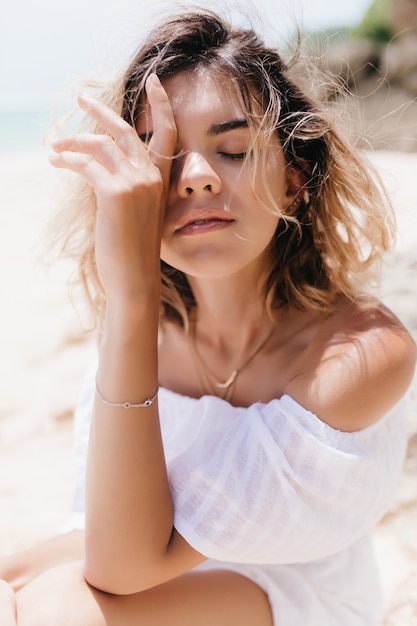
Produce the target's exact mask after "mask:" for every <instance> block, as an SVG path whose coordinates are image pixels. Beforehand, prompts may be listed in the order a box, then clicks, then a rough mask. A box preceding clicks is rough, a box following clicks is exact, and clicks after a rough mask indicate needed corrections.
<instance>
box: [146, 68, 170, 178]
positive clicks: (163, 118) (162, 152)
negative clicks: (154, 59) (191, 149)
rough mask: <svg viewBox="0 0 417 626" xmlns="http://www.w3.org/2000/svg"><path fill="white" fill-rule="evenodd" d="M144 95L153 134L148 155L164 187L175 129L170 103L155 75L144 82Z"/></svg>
mask: <svg viewBox="0 0 417 626" xmlns="http://www.w3.org/2000/svg"><path fill="white" fill-rule="evenodd" d="M146 95H147V97H148V102H149V105H150V108H151V115H152V127H153V134H152V138H151V140H150V142H149V155H150V157H151V159H152V161H153V163H154V164H155V165H156V166H157V167H158V168H159V170H160V172H161V174H162V178H163V180H164V182H165V184H166V185H168V181H169V173H170V170H171V164H172V158H173V156H174V154H175V146H176V141H177V128H176V124H175V119H174V114H173V112H172V107H171V103H170V101H169V98H168V95H167V93H166V91H165V89H164V88H163V87H162V85H161V83H160V81H159V78H158V77H157V76H156V74H151V75H150V76H149V78H148V79H147V81H146Z"/></svg>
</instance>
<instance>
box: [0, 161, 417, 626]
mask: <svg viewBox="0 0 417 626" xmlns="http://www.w3.org/2000/svg"><path fill="white" fill-rule="evenodd" d="M370 158H371V159H372V161H373V162H374V163H375V164H376V165H377V167H378V168H379V170H380V172H381V174H382V176H383V178H384V180H385V182H386V185H387V187H388V190H389V192H390V194H391V196H392V200H393V203H394V206H395V211H396V215H397V219H398V238H397V242H396V245H395V248H394V250H393V252H392V254H391V255H390V256H389V257H388V258H387V262H386V264H385V267H384V271H383V277H382V283H381V287H380V293H381V297H382V298H383V300H384V301H385V302H386V304H387V305H388V306H389V307H391V308H392V309H393V310H394V312H395V313H397V314H398V316H399V317H400V318H401V319H402V321H403V322H404V323H405V325H406V326H407V327H408V328H409V329H410V331H411V332H412V333H413V335H414V337H415V338H416V339H417V306H416V305H417V280H416V277H417V186H416V184H415V178H414V177H416V176H417V154H416V153H407V154H406V153H398V152H375V153H372V154H370ZM63 182H64V178H63V176H61V173H57V172H56V171H54V170H53V169H52V168H51V167H50V166H49V164H48V162H47V156H46V154H44V153H43V152H40V151H39V152H33V153H15V154H13V155H6V154H3V155H0V258H1V273H0V293H1V322H0V345H1V350H0V374H1V375H0V380H1V383H0V385H1V396H0V397H1V404H0V476H1V480H0V557H1V556H3V555H6V554H8V553H10V552H13V551H14V550H19V549H21V548H24V547H28V546H31V545H33V544H35V543H37V542H38V541H40V540H42V539H44V538H47V537H48V536H50V535H51V534H52V533H55V532H56V531H57V530H58V529H59V528H60V527H61V526H62V525H63V524H65V522H66V520H67V518H68V514H69V509H70V504H71V464H72V419H71V418H72V411H73V408H74V405H75V403H76V401H77V397H78V394H79V391H80V384H81V380H82V376H83V374H84V371H85V370H86V368H87V367H88V365H89V364H90V362H91V359H92V358H93V355H94V345H93V341H92V339H91V337H90V336H88V335H86V334H85V333H84V332H83V325H84V322H83V320H82V319H80V317H79V315H78V314H77V313H76V311H75V309H74V307H73V306H72V304H71V303H70V300H69V297H68V290H67V284H66V280H67V274H68V270H69V268H68V266H65V265H64V264H62V265H59V266H57V267H52V268H49V269H47V268H46V267H45V266H44V265H42V263H41V262H40V257H41V256H42V252H43V251H44V248H45V245H46V243H45V240H44V238H43V233H44V230H45V225H46V223H47V220H48V218H49V216H50V215H51V213H52V212H53V210H54V208H55V206H56V204H57V202H58V200H59V197H60V193H61V192H62V185H63ZM416 418H417V380H416V381H414V383H413V386H412V389H411V400H410V411H409V430H410V444H409V452H408V456H407V461H406V465H405V468H404V473H403V477H402V480H401V484H400V486H399V489H398V493H397V496H396V499H395V501H394V502H393V504H392V507H391V509H390V511H389V512H388V514H387V515H386V516H385V518H384V519H383V520H382V521H381V522H380V524H379V525H378V527H377V528H376V529H375V532H374V539H375V547H376V551H377V555H378V561H379V565H380V571H381V580H382V585H383V590H384V594H385V601H386V617H385V622H384V625H385V626H413V625H417V524H416V520H417V481H416V479H415V473H416V470H417V419H416Z"/></svg>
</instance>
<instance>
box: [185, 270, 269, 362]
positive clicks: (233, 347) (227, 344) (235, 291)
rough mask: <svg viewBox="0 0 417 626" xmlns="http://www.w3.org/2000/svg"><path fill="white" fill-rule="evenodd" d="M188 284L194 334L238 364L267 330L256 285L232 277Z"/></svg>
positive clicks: (194, 280) (204, 343)
mask: <svg viewBox="0 0 417 626" xmlns="http://www.w3.org/2000/svg"><path fill="white" fill-rule="evenodd" d="M190 284H191V287H192V289H193V293H194V297H195V299H196V303H197V308H196V314H195V326H194V333H195V338H196V341H197V342H198V343H199V344H202V345H205V346H209V347H210V348H211V349H213V350H216V351H217V352H218V354H220V355H222V356H223V358H224V359H225V360H226V361H227V362H230V361H235V360H237V361H239V359H241V358H243V357H245V356H246V355H247V353H248V351H249V350H251V349H252V348H253V345H254V344H256V343H257V342H259V341H260V340H261V339H262V337H263V336H264V335H265V334H266V332H268V329H270V328H271V325H272V323H271V319H270V317H269V316H268V315H267V313H266V311H265V310H264V309H263V307H262V306H261V304H260V302H261V301H262V299H261V297H260V294H259V286H258V285H257V284H255V283H253V284H252V285H251V284H250V283H248V282H246V281H240V280H239V281H238V280H235V279H234V277H233V276H232V277H227V278H225V279H221V280H219V279H216V280H208V279H205V280H204V281H202V280H196V279H193V278H191V279H190Z"/></svg>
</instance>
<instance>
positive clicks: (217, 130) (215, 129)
mask: <svg viewBox="0 0 417 626" xmlns="http://www.w3.org/2000/svg"><path fill="white" fill-rule="evenodd" d="M236 128H248V121H247V120H230V121H228V122H220V123H219V124H213V125H212V126H210V128H209V130H208V133H207V134H208V135H209V136H210V137H216V136H217V135H221V134H222V133H227V132H228V131H229V130H235V129H236Z"/></svg>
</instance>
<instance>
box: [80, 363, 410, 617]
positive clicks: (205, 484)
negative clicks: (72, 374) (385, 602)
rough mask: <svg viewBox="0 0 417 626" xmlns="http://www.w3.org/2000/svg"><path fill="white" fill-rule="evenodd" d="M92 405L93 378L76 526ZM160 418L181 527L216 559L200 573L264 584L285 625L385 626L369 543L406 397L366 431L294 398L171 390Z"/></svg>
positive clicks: (390, 474) (83, 426) (402, 433)
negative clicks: (260, 399)
mask: <svg viewBox="0 0 417 626" xmlns="http://www.w3.org/2000/svg"><path fill="white" fill-rule="evenodd" d="M93 397H94V372H90V375H89V376H88V377H87V379H86V385H85V389H84V391H83V394H82V397H81V401H80V404H79V406H78V408H77V410H76V413H75V436H76V446H75V449H76V480H75V490H74V514H75V515H76V520H77V521H76V523H77V527H79V526H80V521H79V520H80V514H81V513H82V512H83V507H84V474H85V456H86V448H87V441H88V427H89V426H88V424H89V419H90V414H91V408H92V402H93ZM159 411H160V421H161V430H162V437H163V443H164V450H165V456H166V461H167V467H168V474H169V480H170V486H171V491H172V496H173V500H174V508H175V522H174V523H175V527H176V528H177V530H178V532H180V534H181V535H183V536H184V537H185V539H186V540H187V541H188V542H189V543H190V544H191V545H192V546H193V547H194V548H195V549H197V550H198V551H200V552H201V553H202V554H204V555H205V556H207V557H209V561H207V562H206V563H204V564H203V565H202V566H200V567H202V568H210V567H211V568H213V567H214V568H216V567H223V568H227V569H233V570H234V571H239V572H240V573H242V574H243V575H245V576H248V577H249V578H251V579H252V580H254V581H256V582H257V583H258V584H260V585H261V586H262V587H263V588H264V589H265V591H266V592H267V593H268V596H269V598H270V601H271V606H272V608H273V612H274V619H275V626H310V625H311V626H316V625H317V626H319V625H320V626H326V625H327V624H329V626H332V625H333V624H334V625H335V626H336V625H337V626H345V625H346V626H356V625H357V626H362V625H363V626H365V624H366V626H373V625H374V624H375V625H376V624H378V623H379V618H380V611H381V601H380V597H379V591H378V585H377V575H376V570H375V564H374V560H373V557H372V553H371V549H370V546H369V537H368V535H369V531H370V530H371V529H372V527H373V526H374V525H375V523H376V522H377V521H378V520H379V519H380V518H381V516H382V515H383V514H384V512H385V511H386V510H387V508H388V506H389V504H390V502H391V499H392V496H393V492H394V490H395V487H396V485H397V483H398V480H399V476H400V472H401V468H402V464H403V461H404V456H405V449H406V421H405V401H401V402H400V403H399V404H398V405H397V406H396V407H394V408H393V409H392V410H391V411H390V412H389V413H388V414H387V415H385V416H384V417H383V418H382V419H380V420H379V421H378V422H376V423H375V424H373V425H372V426H370V427H368V428H366V429H364V430H362V431H359V432H355V433H344V432H340V431H337V430H335V429H333V428H331V427H330V426H328V425H327V424H325V423H323V422H322V421H321V420H320V419H318V418H317V417H316V416H315V415H314V414H312V413H310V412H309V411H307V410H306V409H304V408H303V407H302V406H300V405H299V404H298V403H297V402H296V401H295V400H293V399H292V398H291V397H290V396H288V395H286V396H283V397H282V398H281V399H277V400H273V401H271V402H269V403H267V404H263V403H256V404H254V405H252V406H251V407H249V408H236V407H233V406H231V405H230V404H229V403H227V402H225V401H223V400H221V399H219V398H215V397H212V396H204V397H203V398H201V399H198V400H197V399H194V398H189V397H185V396H181V395H179V394H176V393H173V392H171V391H169V390H167V389H161V390H160V394H159ZM74 522H75V520H74Z"/></svg>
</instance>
